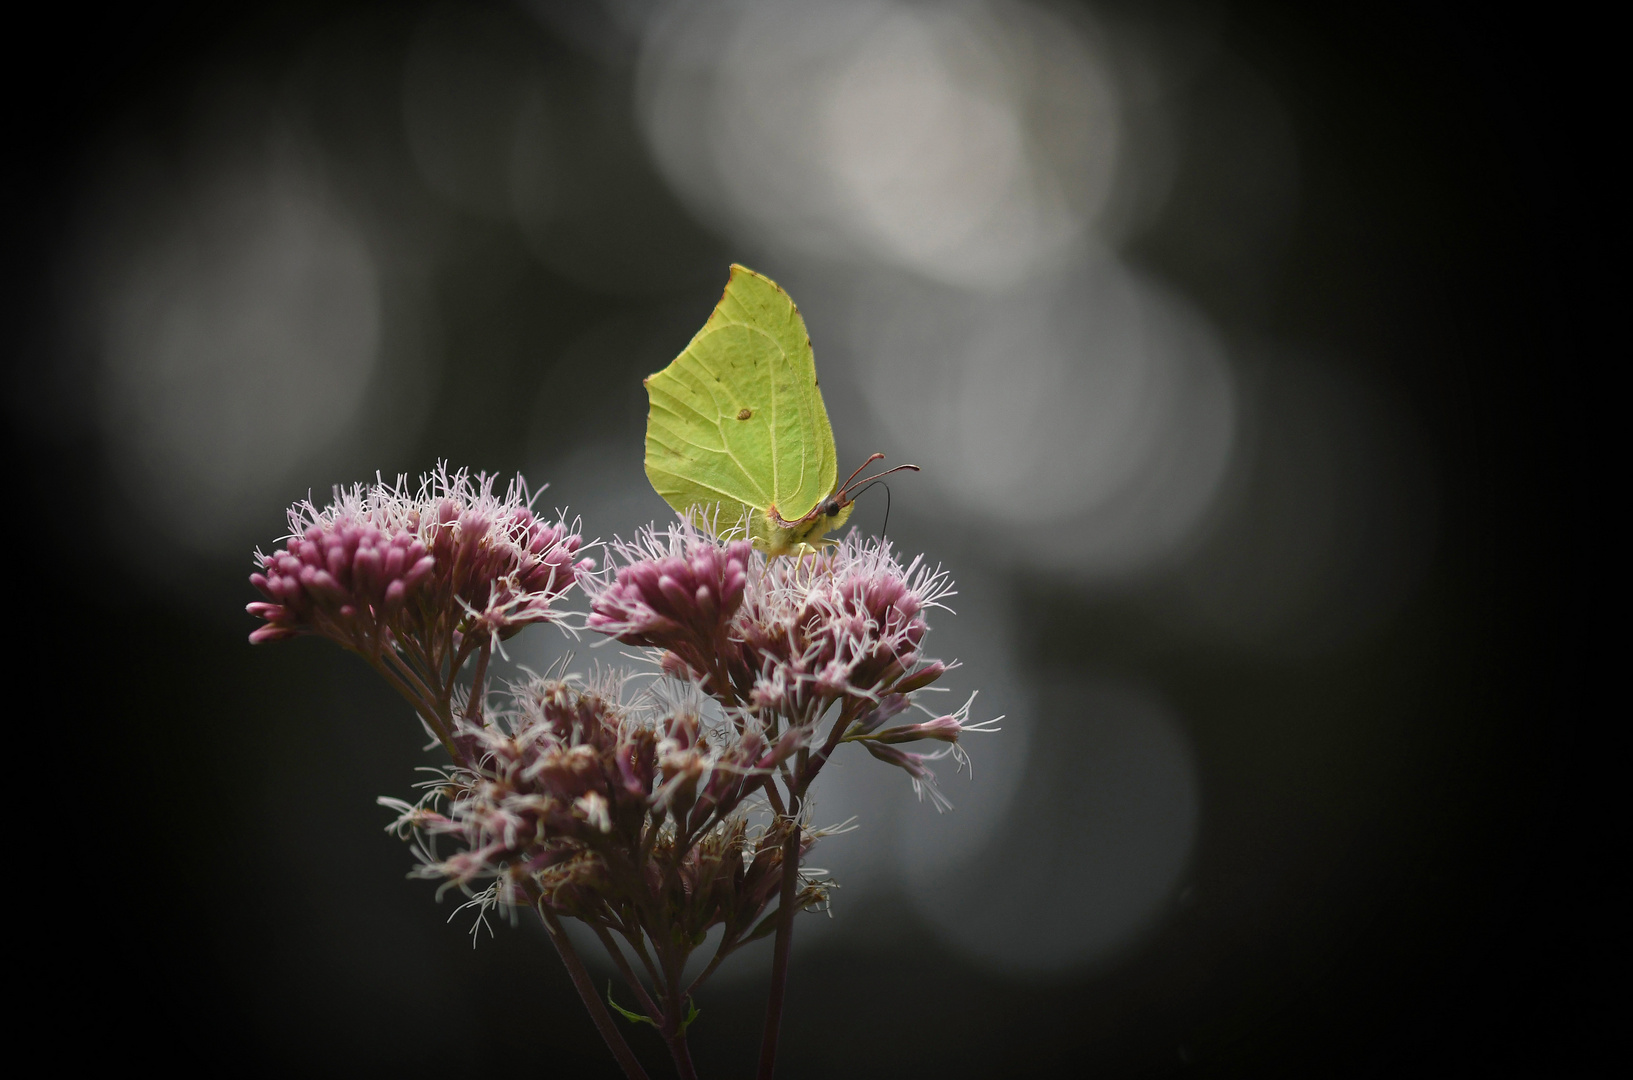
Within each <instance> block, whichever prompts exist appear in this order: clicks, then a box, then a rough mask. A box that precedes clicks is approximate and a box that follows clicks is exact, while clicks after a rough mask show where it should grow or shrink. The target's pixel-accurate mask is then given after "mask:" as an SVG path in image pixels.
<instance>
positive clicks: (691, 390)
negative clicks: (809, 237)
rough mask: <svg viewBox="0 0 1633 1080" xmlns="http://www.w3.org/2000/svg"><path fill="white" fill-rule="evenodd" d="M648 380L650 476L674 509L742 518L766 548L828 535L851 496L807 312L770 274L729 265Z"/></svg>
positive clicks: (805, 544) (792, 549)
mask: <svg viewBox="0 0 1633 1080" xmlns="http://www.w3.org/2000/svg"><path fill="white" fill-rule="evenodd" d="M645 385H646V390H647V396H648V398H649V399H650V402H651V409H650V411H649V412H648V414H647V427H646V475H647V478H648V479H649V480H651V481H652V486H653V488H654V489H656V490H657V492H658V494H659V495H661V496H663V498H664V500H665V501H666V502H668V503H669V505H670V506H672V507H674V508H675V510H677V511H678V512H680V513H683V514H684V513H698V514H701V515H702V517H703V518H704V519H705V520H706V521H708V522H710V523H714V522H718V524H719V525H723V526H727V527H728V528H730V527H731V526H735V525H737V523H738V522H743V524H744V527H746V529H747V532H748V536H749V538H750V539H751V540H752V541H753V542H754V546H755V547H757V548H759V549H760V550H762V551H764V552H766V554H768V555H791V554H796V553H802V552H805V551H808V550H812V549H815V548H817V547H821V546H822V545H823V544H826V543H831V542H832V541H827V540H824V539H823V537H824V535H825V534H826V533H828V532H831V531H832V530H834V529H837V528H839V527H840V526H841V525H843V524H844V523H845V520H846V519H847V518H848V517H849V516H850V512H851V498H850V496H849V493H848V488H846V487H844V486H841V485H840V484H838V475H839V469H838V460H837V455H836V453H835V449H834V437H833V428H832V427H831V426H830V425H829V423H828V412H827V409H826V408H825V407H824V406H823V403H822V392H821V390H820V389H819V388H818V386H817V375H816V361H815V358H814V356H813V354H812V352H811V339H810V336H809V335H808V334H807V333H806V330H805V320H804V318H803V317H802V316H801V315H800V312H799V308H797V307H796V306H795V305H794V301H793V300H792V298H790V297H789V295H788V294H787V293H786V292H784V291H783V290H782V289H781V288H780V287H779V286H778V285H777V284H776V283H775V282H773V281H772V280H771V279H770V278H767V277H765V276H763V275H761V274H757V273H755V272H754V271H752V270H749V269H747V268H745V267H742V266H737V265H733V266H732V268H731V278H730V280H729V281H728V282H727V283H726V290H725V292H724V294H722V296H721V298H720V302H719V303H718V304H717V305H715V309H714V313H713V314H711V315H710V316H709V320H708V322H706V323H704V325H703V329H701V330H699V331H698V332H697V334H696V335H695V336H694V337H693V338H692V340H691V342H690V344H688V345H687V346H686V348H685V350H684V351H682V352H681V354H680V355H679V356H677V357H675V359H674V360H673V361H672V362H671V363H670V364H669V366H668V367H666V368H664V369H663V370H662V371H659V372H656V373H655V374H652V375H649V376H647V378H646V380H645ZM878 456H879V455H874V458H870V459H869V460H870V461H872V460H874V459H875V458H877V457H878ZM909 467H911V466H909ZM859 471H860V470H858V472H859ZM855 475H856V474H855V473H853V474H852V475H851V478H852V479H855ZM847 483H848V481H847Z"/></svg>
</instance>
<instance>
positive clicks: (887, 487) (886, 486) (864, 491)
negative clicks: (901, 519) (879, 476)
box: [851, 480, 890, 540]
mask: <svg viewBox="0 0 1633 1080" xmlns="http://www.w3.org/2000/svg"><path fill="white" fill-rule="evenodd" d="M875 486H878V487H882V488H884V489H885V523H884V524H883V525H881V526H879V539H881V540H883V539H884V538H885V533H886V532H887V531H888V530H889V529H890V485H889V484H887V483H885V482H884V481H883V480H875V481H873V483H871V484H869V485H868V486H867V487H865V488H863V489H862V490H861V491H858V492H857V493H856V498H857V499H860V498H861V497H862V496H863V495H866V494H867V493H868V492H869V491H871V490H872V489H873V488H874V487H875ZM851 501H852V502H855V501H856V499H852V500H851Z"/></svg>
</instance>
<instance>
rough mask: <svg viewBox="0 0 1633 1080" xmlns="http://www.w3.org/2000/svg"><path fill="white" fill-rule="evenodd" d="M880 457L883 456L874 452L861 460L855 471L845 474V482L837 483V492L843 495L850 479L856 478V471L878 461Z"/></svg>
mask: <svg viewBox="0 0 1633 1080" xmlns="http://www.w3.org/2000/svg"><path fill="white" fill-rule="evenodd" d="M882 457H884V455H883V454H874V455H873V456H872V457H870V458H868V459H867V460H866V461H864V462H862V464H860V465H858V466H857V467H856V472H853V473H851V474H850V475H849V476H847V477H846V478H845V482H844V483H843V484H840V485H839V493H840V494H841V495H843V494H844V493H845V489H846V488H848V487H850V486H851V481H852V480H855V479H856V473H859V472H861V471H862V470H863V469H865V468H867V467H868V466H869V465H872V464H873V463H874V462H875V461H878V460H879V459H880V458H882Z"/></svg>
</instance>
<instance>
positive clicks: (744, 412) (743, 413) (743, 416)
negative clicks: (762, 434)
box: [737, 409, 754, 420]
mask: <svg viewBox="0 0 1633 1080" xmlns="http://www.w3.org/2000/svg"><path fill="white" fill-rule="evenodd" d="M753 415H754V410H753V409H738V410H737V419H739V420H747V419H748V418H749V417H751V416H753Z"/></svg>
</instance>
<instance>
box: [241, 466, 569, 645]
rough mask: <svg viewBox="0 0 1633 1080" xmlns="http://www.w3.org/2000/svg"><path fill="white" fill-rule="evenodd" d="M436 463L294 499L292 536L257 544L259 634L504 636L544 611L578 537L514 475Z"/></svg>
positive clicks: (259, 637)
mask: <svg viewBox="0 0 1633 1080" xmlns="http://www.w3.org/2000/svg"><path fill="white" fill-rule="evenodd" d="M493 484H494V478H493V477H490V476H487V475H482V474H479V475H477V476H475V477H473V476H471V475H470V474H469V473H468V472H466V471H465V470H460V471H458V472H454V473H449V472H448V471H447V470H446V468H444V467H439V468H438V469H437V470H436V471H435V472H434V473H431V474H429V475H427V476H425V477H423V478H422V479H421V482H420V487H419V490H418V491H417V492H413V493H411V492H410V491H409V490H408V488H407V487H406V483H405V481H404V479H403V478H399V479H398V481H397V483H396V484H395V485H387V484H385V483H383V482H378V481H377V482H376V483H374V484H372V485H369V486H366V487H365V486H364V485H361V484H359V485H357V486H355V487H353V488H351V489H349V490H343V489H336V491H335V498H334V501H333V502H331V503H330V504H329V505H327V506H325V507H323V508H321V509H319V508H318V507H317V506H315V505H314V504H313V503H312V502H311V501H310V500H307V501H304V502H301V503H297V504H296V505H295V506H294V507H292V508H291V509H290V512H289V525H290V535H289V537H288V539H287V541H286V545H285V547H283V548H281V549H278V550H276V551H274V552H273V553H272V554H270V555H263V554H260V553H259V552H257V554H256V558H257V561H258V562H259V563H260V570H259V572H257V573H255V574H252V575H251V576H250V581H251V582H252V583H253V584H254V585H255V587H256V588H257V589H258V590H260V592H261V594H262V595H263V596H264V597H265V598H266V599H265V601H262V602H257V603H253V604H250V605H249V608H248V610H249V612H250V614H252V615H255V616H256V617H258V618H261V619H264V620H265V625H263V626H261V627H260V628H258V629H257V630H255V631H254V632H253V633H252V634H251V635H250V640H251V641H252V642H264V641H276V640H278V639H280V638H287V637H292V636H294V635H297V634H319V635H322V636H324V637H328V638H330V639H332V640H334V641H337V642H339V643H340V644H342V645H344V646H346V647H347V648H351V649H355V650H357V651H358V652H362V653H364V654H366V655H378V654H379V652H380V650H381V649H382V648H389V647H395V645H396V644H397V643H399V642H402V641H405V640H408V639H422V641H423V639H426V638H428V637H430V636H434V635H436V634H438V633H443V634H448V635H452V636H453V640H454V643H455V644H456V645H457V643H458V639H459V638H460V637H463V636H464V635H469V634H472V633H475V634H478V635H482V636H487V637H490V638H491V639H492V640H501V641H502V640H504V639H506V638H509V637H510V636H512V635H514V634H515V633H516V632H517V631H519V630H520V629H521V628H522V627H523V626H526V625H527V624H529V623H533V622H541V621H546V620H549V619H551V618H552V617H553V615H554V605H555V604H556V602H557V601H559V600H560V599H561V597H562V596H563V595H564V594H565V593H566V592H567V591H568V589H570V588H571V587H572V586H573V584H574V582H575V579H576V576H577V574H578V573H579V572H580V571H581V570H587V569H589V568H590V567H592V566H593V563H592V562H590V561H588V560H585V561H582V562H580V561H576V557H577V554H578V551H579V548H580V546H581V544H582V538H581V537H580V536H579V535H578V534H577V532H575V531H574V530H573V529H572V528H571V527H570V526H569V525H568V524H567V523H566V522H564V521H558V522H554V523H547V522H543V521H540V520H539V519H538V518H537V517H535V515H534V514H533V511H532V510H531V508H530V507H529V505H528V503H529V501H530V500H529V497H528V493H527V488H526V485H525V484H524V483H522V482H521V481H520V478H518V479H517V480H516V481H513V482H512V483H511V484H510V486H509V488H508V489H507V490H506V492H505V494H504V495H503V496H502V497H500V496H496V495H495V494H494V493H493Z"/></svg>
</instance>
